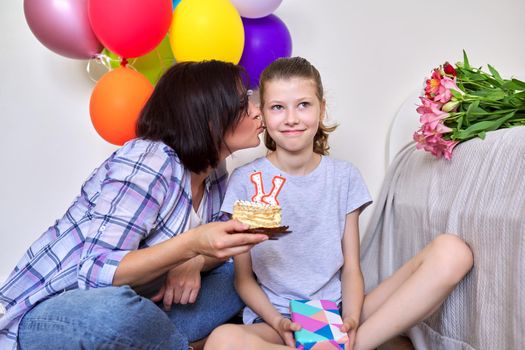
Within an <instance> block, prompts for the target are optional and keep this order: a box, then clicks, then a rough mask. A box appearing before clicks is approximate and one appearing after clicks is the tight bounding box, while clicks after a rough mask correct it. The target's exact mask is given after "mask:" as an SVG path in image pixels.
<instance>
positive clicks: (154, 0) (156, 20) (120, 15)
mask: <svg viewBox="0 0 525 350" xmlns="http://www.w3.org/2000/svg"><path fill="white" fill-rule="evenodd" d="M171 6H172V1H171V0H88V16H89V21H90V23H91V27H92V29H93V31H94V32H95V35H96V36H97V38H98V39H99V40H100V42H101V43H102V44H103V45H104V46H105V47H106V48H108V49H109V50H110V51H112V52H114V53H116V54H117V55H119V56H121V57H125V58H131V57H139V56H142V55H144V54H146V53H148V52H149V51H151V50H153V49H154V48H155V47H156V46H157V45H158V44H159V43H160V42H161V41H162V39H163V38H164V37H165V36H166V34H167V33H168V29H169V27H170V23H171V18H172V12H171V11H172V9H171Z"/></svg>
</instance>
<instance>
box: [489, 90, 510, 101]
mask: <svg viewBox="0 0 525 350" xmlns="http://www.w3.org/2000/svg"><path fill="white" fill-rule="evenodd" d="M505 96H506V94H505V92H504V91H503V90H501V89H499V88H498V89H494V90H492V91H490V92H489V93H488V94H486V95H485V98H486V99H487V100H489V101H499V100H503V98H504V97H505Z"/></svg>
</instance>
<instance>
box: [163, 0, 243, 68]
mask: <svg viewBox="0 0 525 350" xmlns="http://www.w3.org/2000/svg"><path fill="white" fill-rule="evenodd" d="M170 43H171V50H172V51H173V56H175V60H176V61H177V62H182V61H203V60H210V59H216V60H221V61H226V62H232V63H235V64H237V63H239V60H240V59H241V56H242V50H243V48H244V27H243V25H242V20H241V16H240V15H239V13H238V12H237V9H236V8H235V7H234V6H233V5H232V4H231V2H230V1H229V0H182V1H181V2H180V3H179V4H178V5H177V7H176V8H175V11H174V12H173V20H172V21H171V28H170Z"/></svg>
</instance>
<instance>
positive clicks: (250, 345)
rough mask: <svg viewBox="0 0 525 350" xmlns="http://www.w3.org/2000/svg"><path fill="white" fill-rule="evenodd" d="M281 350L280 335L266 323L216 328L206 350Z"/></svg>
mask: <svg viewBox="0 0 525 350" xmlns="http://www.w3.org/2000/svg"><path fill="white" fill-rule="evenodd" d="M246 349H249V350H265V349H268V350H281V349H283V350H284V349H287V350H289V349H290V348H289V347H287V346H285V345H283V340H282V339H281V336H280V335H279V333H277V332H276V331H275V329H273V328H272V327H270V326H269V325H268V324H266V323H256V324H250V325H237V324H225V325H222V326H220V327H218V328H216V329H215V330H214V331H213V332H212V333H211V334H210V336H209V337H208V341H206V345H205V346H204V350H246Z"/></svg>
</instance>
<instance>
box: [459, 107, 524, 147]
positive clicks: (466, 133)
mask: <svg viewBox="0 0 525 350" xmlns="http://www.w3.org/2000/svg"><path fill="white" fill-rule="evenodd" d="M515 113H516V111H513V112H511V113H508V114H506V115H504V116H503V117H501V118H500V119H497V120H490V121H489V120H484V121H481V122H478V123H475V124H472V125H471V126H469V127H468V128H467V129H465V130H461V131H460V132H458V135H457V137H458V139H461V140H464V139H469V138H471V137H472V136H473V135H478V134H479V133H481V132H483V131H493V130H496V129H498V128H499V127H500V126H501V125H502V124H503V123H505V122H506V121H507V120H509V119H510V118H512V117H513V116H514V114H515Z"/></svg>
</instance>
